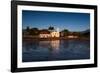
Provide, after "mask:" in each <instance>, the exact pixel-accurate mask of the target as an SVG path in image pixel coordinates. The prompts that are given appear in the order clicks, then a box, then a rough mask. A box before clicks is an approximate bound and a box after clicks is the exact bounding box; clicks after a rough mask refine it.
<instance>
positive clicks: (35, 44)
mask: <svg viewBox="0 0 100 73" xmlns="http://www.w3.org/2000/svg"><path fill="white" fill-rule="evenodd" d="M89 58H90V41H89V40H52V41H36V40H35V41H34V40H32V41H24V42H23V48H22V61H23V62H35V61H54V60H79V59H89Z"/></svg>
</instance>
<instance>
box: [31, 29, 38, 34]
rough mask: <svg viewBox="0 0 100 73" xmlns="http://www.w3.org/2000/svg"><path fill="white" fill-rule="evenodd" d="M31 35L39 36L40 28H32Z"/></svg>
mask: <svg viewBox="0 0 100 73" xmlns="http://www.w3.org/2000/svg"><path fill="white" fill-rule="evenodd" d="M29 33H30V35H39V30H38V28H32V29H30V30H29Z"/></svg>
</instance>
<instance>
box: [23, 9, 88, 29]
mask: <svg viewBox="0 0 100 73" xmlns="http://www.w3.org/2000/svg"><path fill="white" fill-rule="evenodd" d="M27 26H29V27H31V28H34V27H37V28H39V29H47V28H48V27H49V26H54V27H55V28H59V29H60V30H63V29H68V30H69V31H84V30H87V29H89V28H90V14H88V13H71V12H47V11H27V10H23V11H22V27H23V28H26V27H27Z"/></svg>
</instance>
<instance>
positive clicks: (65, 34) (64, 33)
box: [61, 29, 69, 36]
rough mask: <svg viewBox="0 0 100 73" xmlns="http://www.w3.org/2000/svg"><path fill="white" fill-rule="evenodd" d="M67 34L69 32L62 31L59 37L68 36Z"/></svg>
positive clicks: (66, 30)
mask: <svg viewBox="0 0 100 73" xmlns="http://www.w3.org/2000/svg"><path fill="white" fill-rule="evenodd" d="M68 34H69V30H68V29H64V30H62V31H61V36H68Z"/></svg>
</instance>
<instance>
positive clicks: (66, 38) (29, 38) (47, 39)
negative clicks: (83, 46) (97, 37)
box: [22, 37, 90, 41]
mask: <svg viewBox="0 0 100 73" xmlns="http://www.w3.org/2000/svg"><path fill="white" fill-rule="evenodd" d="M22 39H23V41H24V40H26V41H27V40H37V41H52V40H90V38H88V37H78V38H68V37H59V38H58V37H53V38H39V37H23V38H22Z"/></svg>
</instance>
